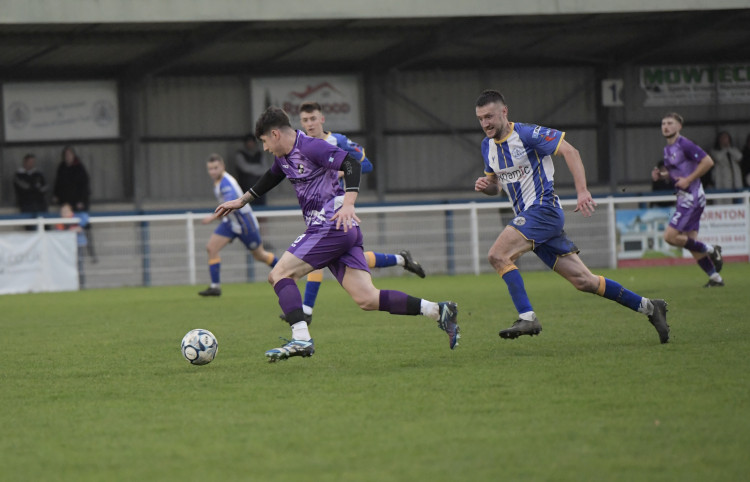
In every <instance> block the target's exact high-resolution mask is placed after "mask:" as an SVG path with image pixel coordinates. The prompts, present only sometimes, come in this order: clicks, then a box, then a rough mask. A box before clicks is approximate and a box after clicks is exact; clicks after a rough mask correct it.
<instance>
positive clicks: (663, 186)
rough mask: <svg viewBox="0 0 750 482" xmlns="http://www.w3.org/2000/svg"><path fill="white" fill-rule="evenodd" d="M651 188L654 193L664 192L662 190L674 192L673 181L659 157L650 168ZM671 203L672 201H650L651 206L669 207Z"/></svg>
mask: <svg viewBox="0 0 750 482" xmlns="http://www.w3.org/2000/svg"><path fill="white" fill-rule="evenodd" d="M651 190H652V191H653V192H654V194H664V191H669V193H670V194H673V193H674V182H673V181H672V178H671V177H669V171H667V168H666V167H665V166H664V159H659V162H658V163H657V164H656V166H655V167H654V168H653V169H652V170H651ZM660 191H662V192H660ZM672 204H673V203H672V201H662V202H652V203H651V207H669V206H671V205H672Z"/></svg>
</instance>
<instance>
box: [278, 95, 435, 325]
mask: <svg viewBox="0 0 750 482" xmlns="http://www.w3.org/2000/svg"><path fill="white" fill-rule="evenodd" d="M299 120H300V124H302V128H303V129H304V130H305V134H307V135H308V136H310V137H317V138H318V139H323V140H324V141H326V142H328V143H329V144H332V145H334V146H338V147H340V148H341V149H344V150H345V151H347V152H348V153H349V154H351V156H352V157H354V158H355V159H357V160H358V161H359V163H360V164H361V165H362V174H367V173H369V172H371V171H372V163H371V162H370V160H369V159H368V158H367V156H365V150H364V148H363V147H362V146H360V145H359V144H357V143H356V142H353V141H352V140H351V139H349V138H348V137H346V136H345V135H343V134H336V133H333V132H327V131H326V130H324V129H323V124H324V123H325V116H324V115H323V110H322V108H321V106H320V104H319V103H317V102H312V101H306V102H303V103H302V104H300V107H299ZM342 174H343V173H341V172H339V178H341V175H342ZM365 259H366V260H367V266H368V267H370V268H386V267H389V266H401V267H403V268H404V269H405V270H406V271H411V272H412V273H414V274H416V275H417V276H419V277H420V278H424V277H425V272H424V269H422V265H420V264H419V263H418V262H416V261H414V258H413V257H412V255H411V253H410V252H409V251H408V250H402V251H401V252H400V253H398V254H391V253H376V252H374V251H365ZM322 281H323V270H322V269H319V270H315V271H313V272H312V273H310V274H308V275H307V282H306V283H305V296H304V298H303V303H302V309H303V310H304V312H305V321H307V323H308V324H310V323H311V322H312V314H313V308H314V306H315V300H316V299H317V297H318V291H319V290H320V283H321V282H322ZM279 317H280V318H281V319H282V320H284V321H286V320H285V319H284V314H283V313H282V314H281V315H279Z"/></svg>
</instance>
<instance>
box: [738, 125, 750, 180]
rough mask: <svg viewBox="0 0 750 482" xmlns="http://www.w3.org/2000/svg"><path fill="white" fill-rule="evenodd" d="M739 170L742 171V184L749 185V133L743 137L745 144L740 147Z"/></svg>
mask: <svg viewBox="0 0 750 482" xmlns="http://www.w3.org/2000/svg"><path fill="white" fill-rule="evenodd" d="M740 170H741V171H742V185H743V186H745V187H750V134H748V135H747V137H745V146H744V147H743V148H742V161H741V162H740Z"/></svg>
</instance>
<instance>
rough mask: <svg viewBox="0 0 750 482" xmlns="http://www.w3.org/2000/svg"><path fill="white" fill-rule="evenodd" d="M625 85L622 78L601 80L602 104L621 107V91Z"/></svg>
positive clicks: (622, 104) (622, 103)
mask: <svg viewBox="0 0 750 482" xmlns="http://www.w3.org/2000/svg"><path fill="white" fill-rule="evenodd" d="M624 87H625V81H624V80H623V79H604V80H602V105H603V106H604V107H623V106H624V105H625V103H624V102H623V101H622V91H623V89H624Z"/></svg>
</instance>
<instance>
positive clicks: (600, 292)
mask: <svg viewBox="0 0 750 482" xmlns="http://www.w3.org/2000/svg"><path fill="white" fill-rule="evenodd" d="M606 286H607V282H606V281H604V276H599V287H598V288H597V289H596V294H597V295H599V296H604V288H606Z"/></svg>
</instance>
